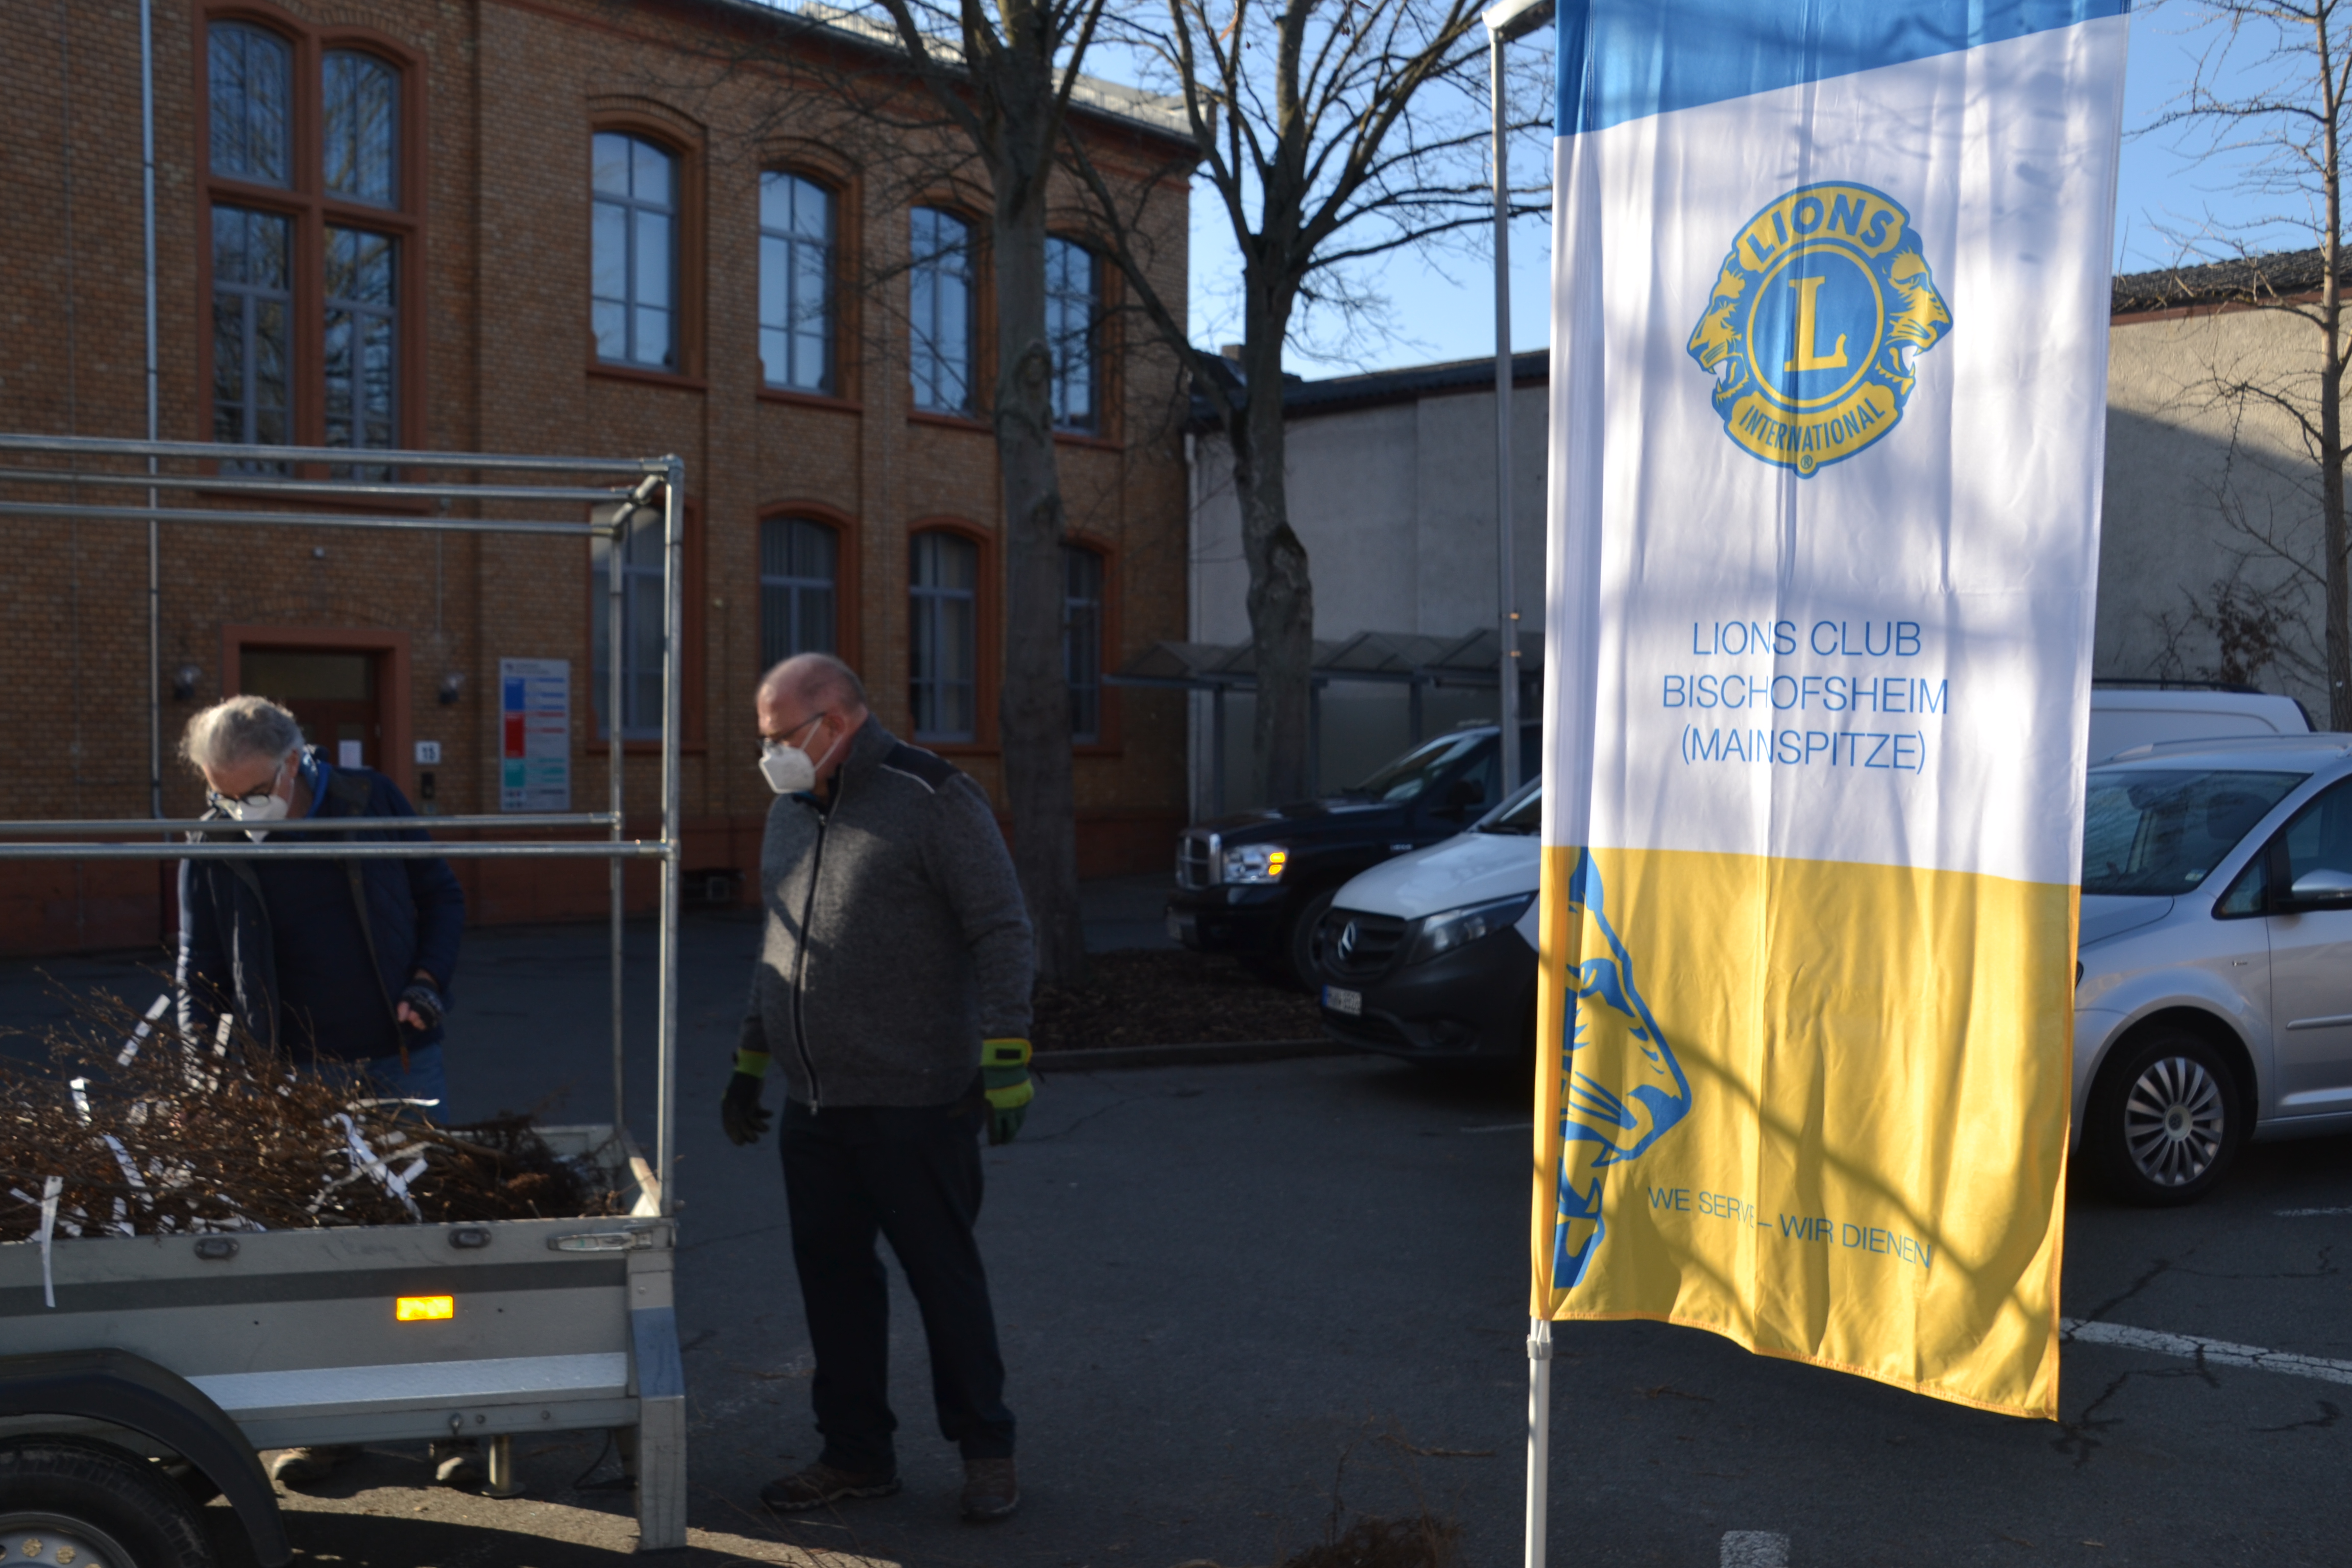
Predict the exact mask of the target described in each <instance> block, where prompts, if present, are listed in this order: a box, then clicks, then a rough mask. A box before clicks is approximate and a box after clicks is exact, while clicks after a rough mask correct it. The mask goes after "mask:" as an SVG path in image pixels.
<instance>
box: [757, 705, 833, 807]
mask: <svg viewBox="0 0 2352 1568" xmlns="http://www.w3.org/2000/svg"><path fill="white" fill-rule="evenodd" d="M817 717H819V718H823V717H824V715H823V714H819V715H818V716H817ZM845 739H847V737H846V736H836V737H835V740H834V742H833V744H832V745H830V746H827V747H826V748H825V749H824V756H822V757H815V758H812V757H811V756H810V755H809V754H808V753H807V752H804V751H803V750H801V749H800V748H799V747H798V746H788V745H785V744H784V743H783V742H782V741H771V740H768V739H766V738H765V737H764V736H763V737H762V738H761V741H760V776H761V777H762V778H764V779H766V780H767V781H768V787H769V788H770V789H772V790H774V791H775V792H776V793H777V794H778V795H804V794H806V793H807V792H808V791H810V790H813V789H814V788H816V770H817V769H818V768H819V767H821V766H823V765H824V763H827V762H829V761H831V760H832V758H833V753H834V752H837V751H839V750H840V749H841V742H843V741H844V740H845Z"/></svg>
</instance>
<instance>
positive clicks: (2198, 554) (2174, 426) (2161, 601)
mask: <svg viewBox="0 0 2352 1568" xmlns="http://www.w3.org/2000/svg"><path fill="white" fill-rule="evenodd" d="M2317 351H2318V334H2317V332H2316V331H2315V330H2314V329H2313V328H2312V327H2310V326H2309V325H2308V324H2306V323H2305V322H2303V321H2300V320H2297V319H2295V318H2293V317H2290V316H2286V315H2283V314H2277V313H2273V312H2267V311H2253V310H2228V311H2208V312H2205V313H2202V314H2197V315H2189V316H2168V317H2156V318H2140V319H2137V320H2135V319H2129V318H2126V320H2124V321H2118V322H2117V323H2116V325H2115V326H2114V328H2113V329H2112V330H2111V331H2110V332H2109V334H2108V360H2107V453H2106V492H2105V505H2104V507H2103V509H2102V511H2103V515H2102V518H2101V540H2100V547H2099V608H2098V627H2097V642H2096V653H2095V661H2094V668H2095V672H2096V673H2097V674H2099V675H2101V676H2106V677H2132V678H2148V677H2173V678H2182V677H2187V678H2191V679H2248V680H2251V681H2252V683H2253V684H2255V685H2258V686H2260V687H2262V688H2263V689H2264V690H2267V691H2278V692H2284V693H2285V694H2286V695H2288V696H2291V697H2295V698H2299V699H2300V700H2302V702H2303V704H2304V706H2305V708H2307V709H2309V710H2310V711H2311V714H2312V717H2313V720H2314V721H2315V722H2316V723H2319V724H2322V725H2325V724H2326V722H2327V705H2326V691H2325V688H2324V683H2323V679H2322V678H2321V673H2320V670H2319V669H2317V668H2310V666H2311V665H2312V664H2315V662H2316V661H2317V658H2318V653H2319V648H2320V647H2321V640H2322V631H2321V627H2322V615H2321V612H2322V608H2323V605H2322V601H2321V595H2320V594H2319V593H2318V591H2317V590H2316V588H2315V587H2313V586H2311V585H2309V584H2307V583H2306V582H2305V581H2302V580H2299V578H2298V574H2297V573H2296V572H2295V570H2294V568H2293V567H2292V566H2290V565H2289V564H2287V563H2286V562H2285V561H2284V560H2283V559H2281V556H2280V551H2281V550H2284V551H2285V552H2289V553H2291V554H2294V555H2297V556H2299V557H2300V558H2302V559H2303V560H2304V561H2305V562H2307V563H2310V564H2311V565H2312V566H2313V567H2314V568H2316V566H2317V564H2318V562H2319V559H2320V554H2319V550H2318V548H2317V546H2318V537H2317V535H2318V527H2319V521H2318V512H2319V508H2318V499H2317V471H2316V469H2315V468H2314V467H2313V466H2312V464H2311V462H2310V460H2309V459H2308V458H2306V457H2305V450H2304V446H2303V440H2302V435H2301V431H2300V429H2299V427H2298V426H2297V425H2296V423H2295V421H2294V418H2293V416H2291V415H2290V414H2289V413H2287V412H2286V411H2284V409H2283V408H2282V407H2281V406H2280V405H2279V403H2278V402H2277V401H2274V400H2273V399H2278V400H2284V402H2286V403H2287V404H2290V405H2296V406H2301V407H2305V408H2309V407H2314V406H2315V392H2316V381H2317V375H2316V372H2317ZM2233 577H2234V578H2235V580H2236V582H2237V583H2238V584H2239V588H2238V593H2237V595H2236V596H2237V597H2238V599H2239V600H2240V602H2241V603H2257V602H2259V603H2264V604H2267V605H2270V606H2271V607H2272V608H2273V609H2274V610H2275V611H2276V613H2277V615H2278V617H2279V619H2278V624H2277V627H2276V632H2275V636H2276V639H2277V641H2278V642H2279V643H2280V645H2281V646H2282V649H2283V652H2282V654H2281V655H2280V657H2277V658H2271V659H2269V660H2267V661H2263V659H2262V657H2261V654H2262V650H2261V649H2260V648H2259V647H2257V648H2254V649H2252V651H2247V650H2245V649H2243V648H2239V649H2226V648H2225V647H2223V645H2222V642H2221V639H2220V638H2219V637H2216V635H2215V625H2214V622H2215V616H2214V611H2215V608H2216V601H2217V599H2220V598H2221V597H2222V596H2223V595H2224V588H2225V585H2226V584H2230V583H2231V581H2232V579H2233ZM2249 666H2252V667H2251V668H2249Z"/></svg>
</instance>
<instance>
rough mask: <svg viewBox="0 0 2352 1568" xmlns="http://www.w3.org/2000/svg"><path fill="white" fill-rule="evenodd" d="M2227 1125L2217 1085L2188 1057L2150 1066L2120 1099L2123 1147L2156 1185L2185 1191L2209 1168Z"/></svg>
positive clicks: (2203, 1069) (2134, 1162)
mask: <svg viewBox="0 0 2352 1568" xmlns="http://www.w3.org/2000/svg"><path fill="white" fill-rule="evenodd" d="M2228 1125H2229V1109H2228V1106H2227V1104H2226V1103H2225V1102H2224V1101H2223V1100H2222V1097H2221V1084H2220V1083H2219V1082H2217V1081H2216V1080H2215V1079H2214V1077H2213V1075H2212V1074H2211V1073H2210V1072H2208V1071H2207V1070H2206V1069H2205V1065H2204V1064H2203V1063H2202V1062H2199V1061H2194V1060H2192V1059H2190V1058H2188V1057H2163V1058H2158V1060H2156V1061H2153V1062H2150V1063H2149V1064H2148V1065H2147V1068H2145V1069H2143V1070H2142V1071H2141V1073H2140V1075H2139V1080H2138V1081H2137V1082H2136V1083H2134V1084H2133V1085H2132V1087H2131V1093H2130V1094H2129V1095H2128V1096H2126V1098H2125V1100H2124V1147H2125V1148H2126V1149H2127V1150H2129V1151H2130V1152H2131V1159H2132V1164H2133V1165H2134V1166H2136V1167H2137V1169H2138V1171H2139V1173H2140V1174H2141V1175H2143V1176H2145V1177H2147V1179H2148V1180H2149V1181H2151V1182H2153V1183H2155V1184H2157V1185H2158V1186H2159V1187H2185V1186H2187V1185H2188V1184H2189V1183H2191V1182H2193V1181H2195V1180H2197V1178H2198V1177H2200V1176H2201V1175H2203V1174H2204V1173H2206V1172H2208V1171H2210V1170H2211V1169H2212V1168H2213V1162H2214V1161H2215V1160H2217V1159H2219V1158H2221V1138H2222V1134H2223V1133H2224V1131H2226V1130H2227V1128H2228Z"/></svg>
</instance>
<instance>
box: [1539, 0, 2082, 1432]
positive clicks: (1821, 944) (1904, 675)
mask: <svg viewBox="0 0 2352 1568" xmlns="http://www.w3.org/2000/svg"><path fill="white" fill-rule="evenodd" d="M2125 11H2126V3H2125V0H1583V3H1581V4H1580V3H1578V0H1562V4H1561V5H1560V10H1559V32H1560V37H1559V68H1560V88H1559V128H1558V136H1559V140H1558V142H1557V145H1556V160H1557V180H1558V188H1557V191H1556V195H1555V209H1554V217H1555V224H1554V243H1555V263H1554V268H1555V271H1554V283H1553V289H1554V293H1553V305H1552V310H1553V316H1552V321H1553V326H1552V381H1551V395H1552V410H1551V428H1552V450H1551V493H1550V551H1549V606H1550V608H1549V626H1548V628H1547V631H1548V635H1549V639H1550V640H1549V652H1548V658H1547V668H1548V670H1549V685H1548V689H1547V694H1546V702H1547V705H1548V706H1547V711H1546V741H1545V744H1546V748H1547V759H1546V760H1547V777H1548V779H1549V784H1548V786H1547V795H1546V803H1545V811H1546V820H1545V824H1544V844H1545V879H1544V905H1543V916H1542V949H1543V975H1544V980H1543V990H1542V1017H1543V1025H1544V1030H1545V1036H1544V1037H1545V1038H1547V1039H1549V1041H1551V1042H1552V1043H1553V1048H1552V1050H1551V1051H1549V1053H1546V1055H1545V1058H1544V1060H1543V1061H1542V1064H1541V1066H1540V1068H1539V1070H1538V1094H1539V1096H1540V1104H1541V1113H1540V1114H1539V1116H1538V1122H1537V1126H1538V1179H1537V1192H1536V1212H1535V1224H1534V1232H1533V1237H1532V1242H1533V1261H1534V1267H1535V1302H1534V1310H1535V1312H1536V1314H1537V1315H1538V1316H1541V1317H1551V1318H1622V1317H1647V1318H1661V1319H1667V1320H1671V1321H1676V1322H1685V1323H1691V1324H1694V1325H1696V1326H1700V1327H1704V1328H1707V1329H1711V1330H1713V1331H1717V1332H1718V1333H1722V1334H1725V1335H1727V1336H1728V1337H1730V1338H1732V1339H1734V1340H1736V1341H1738V1342H1740V1343H1741V1344H1744V1345H1746V1346H1748V1347H1749V1348H1751V1349H1753V1350H1756V1351H1759V1352H1765V1353H1768V1354H1774V1355H1782V1356H1789V1357H1792V1358H1796V1359H1799V1360H1803V1361H1810V1362H1813V1363H1819V1364H1822V1365H1826V1366H1833V1367H1838V1368H1842V1369H1843V1370H1846V1371H1851V1372H1855V1373H1862V1374H1864V1375H1865V1376H1869V1377H1874V1378H1878V1379H1881V1380H1883V1381H1885V1382H1887V1383H1892V1384H1898V1385H1901V1386H1903V1387H1906V1388H1913V1389H1916V1390H1918V1391H1919V1392H1921V1393H1925V1394H1935V1395H1937V1396H1939V1397H1942V1398H1947V1399H1953V1400H1958V1401H1961V1402H1963V1403H1966V1404H1970V1405H1979V1406H1982V1407H1984V1408H1987V1409H1993V1410H2001V1411H2009V1412H2012V1413H2015V1414H2019V1415H2044V1416H2054V1415H2055V1414H2056V1410H2057V1387H2058V1352H2057V1338H2058V1284H2059V1255H2060V1243H2061V1238H2062V1234H2063V1225H2062V1221H2063V1207H2062V1189H2063V1177H2064V1171H2065V1159H2066V1135H2067V1128H2066V1122H2067V1106H2068V1103H2069V1088H2070V1078H2071V1071H2072V1062H2071V1053H2070V1051H2069V1048H2068V1047H2069V1041H2070V1039H2071V1037H2072V1030H2073V1019H2074V1012H2073V979H2074V921H2075V905H2076V887H2077V883H2078V882H2079V880H2080V865H2081V856H2080V844H2081V836H2082V801H2083V771H2084V748H2085V745H2086V727H2087V718H2088V710H2089V700H2090V697H2089V688H2090V666H2091V636H2092V611H2093V591H2094V585H2095V580H2096V567H2097V560H2098V532H2099V529H2098V523H2099V481H2100V472H2101V463H2102V458H2103V453H2104V448H2105V379H2106V353H2107V301H2108V265H2107V262H2108V256H2109V252H2110V247H2111V245H2112V235H2113V226H2114V209H2115V180H2116V143H2117V133H2118V129H2119V125H2120V121H2121V117H2122V100H2123V84H2124V56H2125V42H2126V16H2125V15H2124V13H2125Z"/></svg>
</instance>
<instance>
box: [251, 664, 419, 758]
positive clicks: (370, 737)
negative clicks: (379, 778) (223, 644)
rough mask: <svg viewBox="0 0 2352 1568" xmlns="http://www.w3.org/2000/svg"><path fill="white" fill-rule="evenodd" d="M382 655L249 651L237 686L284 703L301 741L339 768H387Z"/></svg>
mask: <svg viewBox="0 0 2352 1568" xmlns="http://www.w3.org/2000/svg"><path fill="white" fill-rule="evenodd" d="M382 658H383V656H382V655H381V654H376V653H371V652H364V651H361V652H354V651H352V650H351V649H348V648H306V647H247V648H246V649H244V650H243V651H242V653H241V655H240V657H239V658H238V670H237V684H238V686H239V687H240V688H242V689H244V690H246V691H249V692H252V693H255V694H256V695H257V696H262V697H267V698H268V699H269V700H271V701H273V702H278V703H282V704H284V705H285V706H286V707H287V708H289V709H290V710H292V711H293V714H294V718H295V721H297V722H299V724H300V725H301V726H302V738H303V739H304V740H305V741H307V742H310V744H311V745H313V746H316V747H317V748H318V749H319V755H320V757H322V758H324V759H325V760H326V761H327V762H330V763H333V764H335V765H336V766H338V767H350V766H353V765H357V766H361V767H369V768H374V769H376V770H378V771H379V772H381V771H383V768H384V766H385V758H384V754H383V679H382V675H383V672H382V671H381V670H380V669H379V668H377V666H378V665H379V663H380V662H381V661H382Z"/></svg>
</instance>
